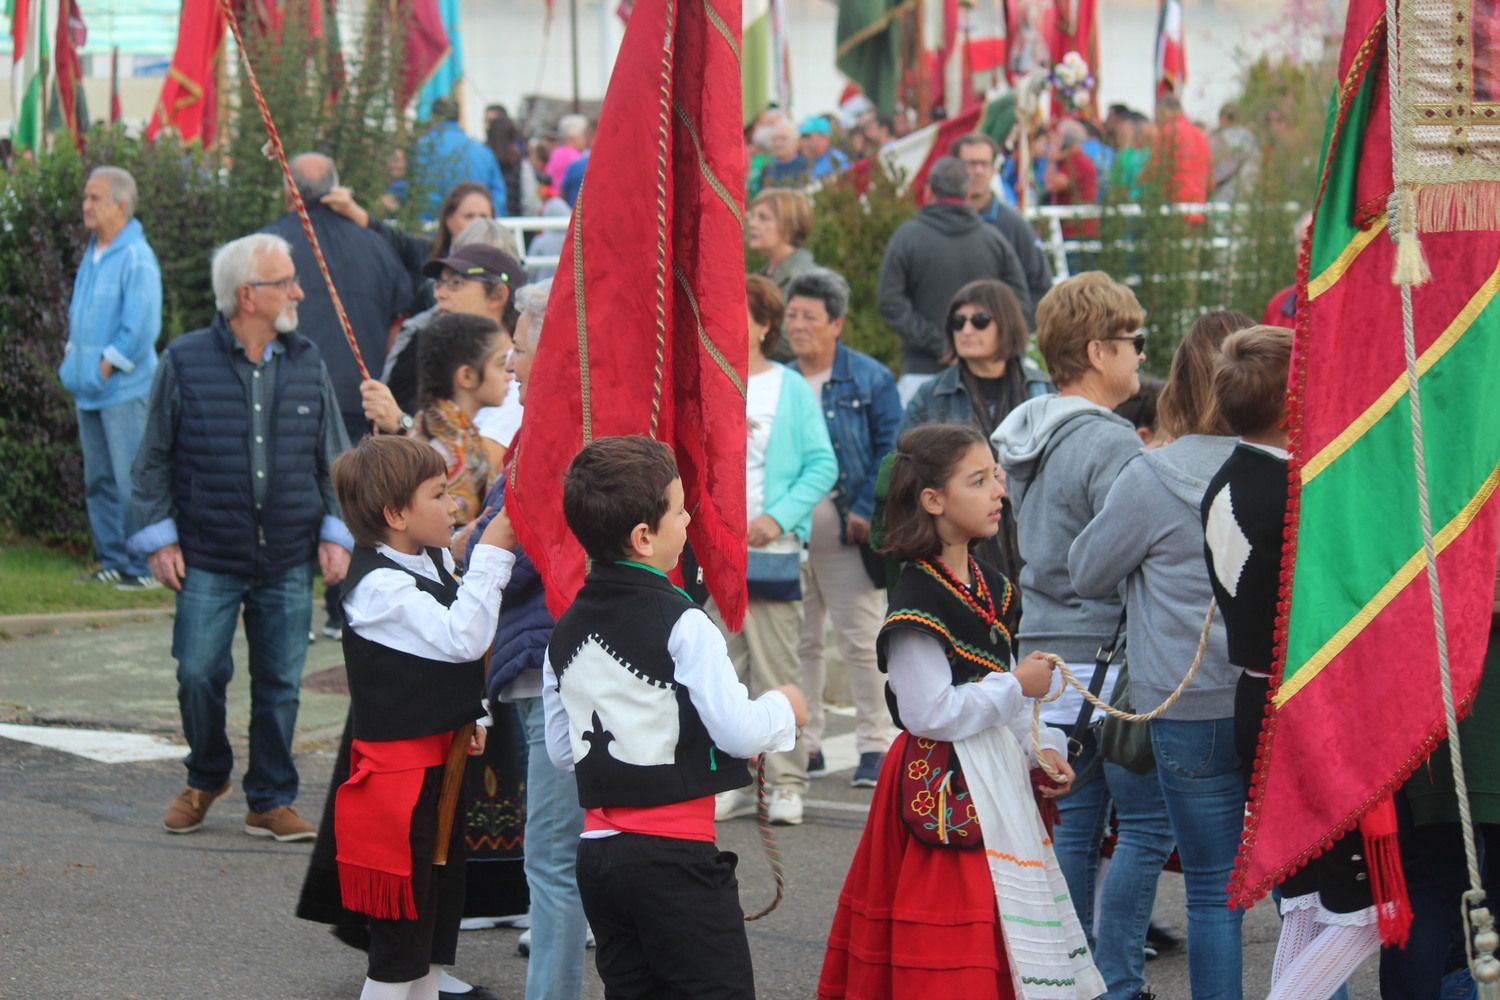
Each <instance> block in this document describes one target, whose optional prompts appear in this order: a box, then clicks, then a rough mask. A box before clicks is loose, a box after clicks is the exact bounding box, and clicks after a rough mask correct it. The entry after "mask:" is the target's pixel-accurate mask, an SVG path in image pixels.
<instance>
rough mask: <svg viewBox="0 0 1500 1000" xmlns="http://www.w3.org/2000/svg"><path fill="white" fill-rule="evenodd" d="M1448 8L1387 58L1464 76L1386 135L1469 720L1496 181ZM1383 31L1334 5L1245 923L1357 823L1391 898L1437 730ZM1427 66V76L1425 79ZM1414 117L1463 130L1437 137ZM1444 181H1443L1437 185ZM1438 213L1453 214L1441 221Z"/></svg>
mask: <svg viewBox="0 0 1500 1000" xmlns="http://www.w3.org/2000/svg"><path fill="white" fill-rule="evenodd" d="M1406 6H1407V4H1405V3H1403V4H1402V7H1403V8H1405V7H1406ZM1460 7H1464V8H1465V9H1466V5H1453V10H1452V12H1456V15H1457V17H1458V19H1459V20H1458V21H1457V22H1456V23H1454V24H1449V23H1446V21H1445V20H1444V18H1446V17H1447V14H1444V18H1439V19H1437V20H1438V23H1437V25H1436V28H1437V31H1438V36H1437V37H1436V38H1435V39H1431V38H1430V39H1425V40H1424V39H1423V38H1422V37H1421V31H1425V30H1428V29H1429V28H1430V27H1431V25H1425V24H1424V25H1423V26H1421V30H1419V31H1417V32H1416V33H1415V37H1410V38H1408V37H1403V39H1402V53H1403V64H1405V62H1406V60H1407V55H1406V54H1407V53H1408V52H1410V53H1413V56H1412V66H1411V67H1410V68H1406V69H1404V71H1405V72H1408V73H1414V74H1420V76H1419V77H1418V78H1417V82H1420V83H1421V84H1422V85H1423V86H1428V85H1430V84H1431V81H1432V80H1434V79H1438V80H1441V79H1442V74H1443V73H1445V72H1452V73H1454V74H1460V73H1461V74H1462V79H1455V80H1454V81H1453V85H1452V86H1450V87H1446V88H1439V89H1438V90H1437V91H1435V93H1438V94H1440V95H1444V96H1440V97H1433V98H1431V101H1433V102H1435V103H1436V106H1435V107H1434V106H1432V105H1431V104H1427V103H1423V104H1419V103H1417V102H1407V101H1405V100H1404V99H1403V103H1402V108H1403V110H1402V112H1401V114H1402V124H1401V125H1400V128H1402V129H1403V132H1402V134H1403V135H1404V136H1406V137H1407V139H1404V140H1403V142H1406V143H1409V144H1410V148H1412V149H1413V150H1414V151H1415V153H1416V154H1417V156H1416V157H1415V158H1414V159H1413V161H1412V164H1411V167H1413V168H1415V169H1419V170H1422V171H1425V172H1426V173H1425V175H1424V176H1423V177H1421V178H1417V177H1414V176H1413V175H1412V173H1411V171H1410V170H1407V171H1406V172H1405V173H1403V176H1404V177H1405V178H1406V180H1405V181H1404V184H1412V185H1413V188H1412V189H1410V190H1409V191H1408V194H1410V195H1415V196H1418V197H1419V198H1426V199H1430V201H1431V204H1432V206H1433V211H1432V212H1431V213H1430V215H1431V217H1430V218H1426V219H1425V220H1424V222H1423V227H1424V231H1423V233H1422V237H1421V246H1422V248H1423V249H1424V250H1425V251H1426V256H1427V260H1428V261H1430V263H1431V270H1432V274H1433V276H1434V279H1433V280H1432V281H1430V282H1428V283H1427V284H1425V285H1421V286H1420V287H1417V288H1416V289H1415V290H1414V292H1413V295H1412V307H1413V318H1414V321H1415V323H1414V327H1415V346H1416V355H1417V370H1418V372H1419V373H1420V385H1421V387H1422V422H1423V425H1424V427H1425V440H1426V449H1425V451H1426V466H1427V471H1428V482H1429V484H1430V490H1431V492H1430V509H1431V519H1432V526H1433V529H1434V532H1435V535H1436V538H1435V547H1436V552H1437V569H1438V576H1439V579H1440V582H1441V592H1442V599H1443V602H1444V610H1445V635H1446V639H1447V648H1448V651H1449V654H1450V660H1451V666H1452V677H1453V690H1454V695H1455V697H1456V699H1457V700H1458V701H1459V703H1460V711H1466V710H1467V705H1468V702H1469V700H1470V699H1471V698H1472V697H1473V694H1474V692H1475V690H1476V687H1477V685H1478V682H1479V677H1480V673H1481V670H1482V667H1483V657H1484V653H1485V648H1486V643H1487V639H1488V633H1489V625H1490V613H1491V599H1492V597H1493V595H1494V587H1495V544H1496V520H1497V517H1496V515H1497V508H1496V504H1497V499H1496V496H1495V489H1496V484H1497V481H1500V394H1496V393H1495V392H1494V391H1493V387H1492V385H1491V383H1492V381H1493V375H1494V372H1496V371H1500V303H1497V301H1496V293H1497V290H1500V264H1497V261H1500V231H1497V230H1496V229H1495V228H1493V227H1494V221H1493V218H1492V216H1487V215H1486V212H1485V211H1484V207H1485V205H1486V201H1485V198H1486V195H1487V194H1489V193H1490V190H1492V189H1487V188H1486V186H1485V184H1486V183H1489V184H1493V183H1494V180H1493V179H1492V178H1493V175H1494V173H1495V172H1496V171H1495V168H1494V167H1493V165H1491V166H1489V167H1488V168H1481V169H1489V170H1490V174H1491V179H1489V180H1487V181H1486V180H1485V178H1484V177H1483V176H1482V175H1476V174H1475V173H1472V172H1469V171H1472V170H1474V169H1475V168H1479V166H1480V165H1477V164H1472V163H1469V161H1471V160H1474V159H1475V157H1474V156H1473V155H1468V154H1470V153H1472V152H1473V150H1471V149H1470V148H1469V147H1468V142H1469V140H1468V138H1467V135H1466V134H1465V133H1466V132H1467V131H1468V129H1467V126H1468V125H1469V124H1470V119H1469V118H1468V117H1467V116H1468V115H1469V114H1470V113H1471V110H1472V113H1473V114H1476V115H1477V114H1482V110H1481V109H1480V108H1479V107H1477V106H1475V105H1473V104H1471V103H1470V102H1468V101H1467V100H1464V99H1463V97H1464V96H1466V94H1467V93H1472V92H1473V86H1474V84H1475V83H1476V82H1478V81H1477V78H1474V79H1471V78H1470V76H1469V73H1470V72H1471V71H1470V69H1469V68H1468V67H1465V66H1464V61H1458V63H1457V66H1453V65H1452V64H1451V62H1450V61H1449V58H1448V56H1447V55H1445V53H1446V52H1447V51H1448V50H1447V49H1445V48H1444V47H1443V45H1442V44H1432V43H1434V42H1447V43H1448V44H1449V45H1451V39H1452V38H1453V37H1455V36H1456V35H1455V33H1457V35H1463V34H1466V33H1467V32H1468V31H1469V29H1468V28H1467V26H1461V25H1462V18H1463V16H1464V14H1463V10H1460V9H1459V8H1460ZM1445 10H1446V9H1445ZM1384 15H1385V9H1384V3H1383V2H1382V0H1353V2H1351V4H1350V6H1349V14H1348V24H1347V28H1346V31H1345V35H1344V45H1343V52H1342V54H1341V55H1340V58H1339V77H1338V82H1337V85H1336V88H1335V91H1334V95H1333V101H1332V108H1331V109H1330V114H1329V118H1328V122H1329V132H1328V137H1327V139H1326V140H1325V143H1324V146H1325V152H1324V159H1323V165H1322V173H1321V180H1320V186H1319V192H1318V198H1317V202H1316V205H1315V209H1314V217H1313V229H1312V235H1311V237H1310V239H1309V242H1308V245H1307V247H1306V249H1305V250H1304V253H1303V260H1302V266H1301V276H1300V279H1299V281H1298V288H1297V299H1298V309H1297V333H1296V339H1295V342H1294V343H1295V346H1294V349H1293V358H1292V379H1291V386H1290V388H1289V391H1288V400H1289V402H1288V406H1289V420H1290V430H1291V439H1292V460H1291V462H1290V464H1289V486H1290V497H1291V502H1290V509H1289V512H1288V519H1287V523H1288V528H1287V540H1286V546H1285V550H1284V552H1283V556H1282V567H1283V568H1282V580H1283V583H1282V604H1281V620H1280V622H1279V623H1278V634H1277V646H1278V654H1277V658H1278V664H1279V665H1278V669H1277V672H1276V675H1277V676H1276V681H1275V687H1274V691H1273V695H1272V698H1271V703H1270V705H1269V706H1268V710H1267V715H1266V723H1265V729H1264V732H1263V735H1262V738H1261V748H1260V753H1259V758H1258V761H1257V764H1256V773H1255V779H1254V784H1253V787H1252V792H1251V802H1250V812H1249V815H1248V817H1247V820H1246V826H1245V835H1244V843H1243V845H1242V847H1241V851H1240V858H1239V862H1238V864H1237V867H1236V870H1235V872H1234V876H1233V880H1232V882H1231V885H1230V891H1231V898H1232V899H1233V900H1234V901H1235V902H1236V903H1238V904H1248V903H1250V902H1252V901H1253V900H1254V899H1256V898H1258V897H1259V896H1260V895H1262V894H1263V893H1265V892H1266V891H1267V890H1269V889H1270V888H1271V886H1272V885H1273V884H1275V883H1276V882H1278V881H1280V880H1281V879H1283V878H1285V877H1286V876H1287V875H1288V874H1291V873H1292V872H1295V871H1296V870H1297V869H1299V868H1301V867H1302V866H1304V865H1305V864H1306V863H1307V862H1308V861H1309V860H1310V859H1312V858H1314V857H1316V856H1317V855H1318V854H1319V853H1320V852H1321V851H1322V850H1324V849H1326V848H1327V847H1328V846H1329V845H1330V844H1331V843H1332V842H1333V840H1334V839H1336V838H1337V837H1339V836H1340V835H1342V834H1344V833H1345V832H1347V831H1350V830H1352V829H1354V828H1355V827H1356V825H1358V826H1359V827H1360V828H1361V829H1362V830H1363V832H1364V834H1365V840H1366V845H1367V848H1368V847H1369V846H1370V845H1371V844H1372V843H1373V844H1374V845H1375V847H1376V850H1375V851H1374V852H1373V854H1374V856H1373V857H1371V854H1372V852H1371V851H1369V850H1368V849H1367V851H1366V856H1367V857H1370V860H1371V874H1372V882H1378V881H1380V880H1381V878H1382V876H1385V875H1390V876H1392V877H1393V878H1395V879H1399V871H1398V870H1397V869H1394V868H1391V867H1387V866H1385V865H1382V864H1380V861H1381V855H1382V854H1384V853H1385V851H1386V850H1387V849H1388V848H1389V847H1390V843H1389V841H1390V838H1389V837H1388V836H1386V835H1387V834H1389V833H1393V832H1394V831H1393V829H1392V825H1391V824H1390V823H1389V820H1390V818H1391V817H1390V810H1389V795H1390V792H1391V791H1392V790H1393V789H1394V788H1396V787H1398V786H1399V785H1400V784H1401V783H1402V782H1403V781H1405V780H1406V778H1407V776H1408V775H1410V774H1411V773H1412V771H1413V770H1415V769H1416V768H1417V767H1419V766H1421V764H1422V762H1423V761H1424V760H1425V759H1426V757H1427V756H1428V754H1430V753H1431V752H1432V750H1433V747H1434V745H1435V743H1436V741H1437V740H1438V739H1440V737H1441V736H1442V734H1443V732H1444V724H1443V709H1442V701H1441V698H1440V695H1439V691H1440V684H1439V668H1438V652H1437V631H1436V629H1435V627H1434V622H1433V619H1434V615H1433V609H1432V606H1431V604H1430V600H1429V592H1428V579H1427V566H1426V560H1425V558H1424V555H1423V538H1422V532H1421V521H1420V517H1419V513H1420V510H1419V504H1418V490H1417V476H1416V472H1415V469H1414V451H1413V443H1412V422H1411V408H1410V401H1409V398H1408V395H1407V385H1406V374H1405V372H1406V364H1405V359H1404V350H1403V333H1402V303H1401V293H1400V290H1399V289H1398V288H1397V287H1396V286H1395V285H1393V284H1392V283H1391V276H1392V271H1393V265H1394V264H1395V262H1396V259H1397V256H1398V254H1397V249H1396V246H1395V244H1394V243H1393V242H1392V239H1391V236H1390V233H1389V232H1388V229H1387V219H1386V198H1387V195H1389V194H1390V193H1391V191H1392V188H1393V181H1392V161H1393V155H1392V127H1393V122H1392V119H1391V113H1390V106H1389V103H1388V102H1389V77H1388V74H1387V62H1386V30H1387V26H1386V23H1385V16H1384ZM1401 16H1402V17H1405V16H1406V12H1405V11H1404V10H1403V13H1402V15H1401ZM1429 48H1430V49H1431V50H1432V53H1434V54H1435V56H1434V58H1436V59H1437V61H1438V65H1436V66H1434V67H1424V66H1421V65H1420V61H1421V59H1422V58H1424V56H1425V54H1426V50H1427V49H1429ZM1450 94H1451V95H1457V96H1456V97H1455V98H1454V99H1452V100H1450V99H1449V98H1448V97H1447V96H1445V95H1450ZM1445 102H1447V103H1446V104H1445ZM1429 115H1436V116H1438V117H1439V118H1440V119H1447V120H1457V121H1458V122H1459V123H1460V125H1462V126H1463V127H1459V128H1457V129H1450V128H1448V127H1446V126H1445V127H1443V128H1440V129H1436V130H1433V129H1432V128H1431V127H1430V126H1429V125H1427V124H1426V116H1429ZM1451 116H1458V117H1457V118H1456V119H1454V118H1453V117H1451ZM1423 143H1433V145H1432V146H1431V147H1429V148H1423ZM1402 162H1403V163H1405V162H1406V161H1405V160H1403V161H1402ZM1445 167H1447V169H1449V170H1451V171H1452V172H1451V173H1450V174H1449V175H1448V176H1447V177H1446V178H1445V177H1444V173H1443V170H1444V168H1445ZM1419 180H1420V182H1421V183H1416V182H1418V181H1419ZM1475 180H1480V181H1483V182H1484V183H1480V184H1477V185H1475V184H1473V183H1472V182H1473V181H1475ZM1423 185H1425V187H1423ZM1424 204H1425V203H1424ZM1438 207H1447V208H1449V209H1451V210H1452V211H1451V213H1449V214H1448V215H1447V217H1441V216H1443V215H1444V213H1441V212H1439V211H1437V208H1438ZM1490 208H1491V210H1493V205H1492V204H1491V205H1490ZM1468 227H1473V228H1472V231H1467V232H1461V231H1457V230H1460V229H1463V228H1468ZM1481 227H1484V228H1481ZM1403 246H1404V247H1405V248H1407V249H1410V248H1411V246H1414V243H1412V244H1406V243H1404V242H1403ZM1382 814H1384V815H1383V817H1382ZM1372 818H1373V819H1375V820H1380V819H1382V818H1383V819H1384V821H1385V822H1379V821H1374V822H1372ZM1382 826H1383V827H1384V829H1381V827H1382ZM1382 842H1383V843H1382ZM1385 888H1386V889H1387V890H1388V891H1386V892H1384V893H1382V892H1381V891H1379V890H1380V889H1381V886H1379V885H1374V884H1372V889H1374V890H1376V892H1375V895H1376V899H1377V902H1379V901H1380V900H1381V899H1382V898H1383V899H1385V900H1390V901H1395V902H1399V900H1400V898H1401V891H1400V886H1399V885H1390V886H1386V887H1385ZM1400 918H1401V912H1400V910H1399V908H1397V907H1383V908H1382V931H1383V932H1384V933H1385V935H1386V937H1387V939H1388V940H1391V939H1395V940H1399V939H1400V937H1401V936H1402V934H1403V932H1404V929H1403V927H1402V926H1401V919H1400Z"/></svg>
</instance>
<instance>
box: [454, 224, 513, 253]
mask: <svg viewBox="0 0 1500 1000" xmlns="http://www.w3.org/2000/svg"><path fill="white" fill-rule="evenodd" d="M475 243H482V244H483V245H485V246H490V247H496V248H498V249H500V250H504V251H505V252H506V253H508V254H510V255H511V256H512V257H514V258H516V259H517V260H520V259H521V251H520V250H519V249H517V248H516V234H515V233H513V232H511V231H510V227H509V226H507V225H505V223H503V222H501V221H499V220H498V219H474V220H473V221H471V222H470V223H469V224H468V225H467V226H464V227H463V229H461V230H459V233H458V235H457V236H455V237H453V245H452V246H451V247H450V248H449V253H452V252H453V251H454V250H457V249H458V248H459V247H466V246H472V245H473V244H475Z"/></svg>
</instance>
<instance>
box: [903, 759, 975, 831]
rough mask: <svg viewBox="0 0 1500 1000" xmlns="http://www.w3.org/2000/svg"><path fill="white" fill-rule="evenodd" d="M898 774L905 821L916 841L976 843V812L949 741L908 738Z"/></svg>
mask: <svg viewBox="0 0 1500 1000" xmlns="http://www.w3.org/2000/svg"><path fill="white" fill-rule="evenodd" d="M905 763H906V768H905V771H904V773H903V775H902V779H903V781H902V784H903V794H904V797H906V802H907V806H906V810H905V813H906V815H905V820H906V824H907V826H908V827H910V828H911V830H912V832H913V833H914V834H916V835H917V838H918V839H919V840H923V841H925V842H927V843H930V844H934V845H936V846H967V845H968V844H970V843H977V841H978V838H977V837H970V833H977V832H978V831H979V815H978V813H977V812H976V811H975V809H974V803H973V801H972V800H971V799H970V797H969V789H968V786H967V785H966V784H965V783H964V780H963V774H962V772H961V771H959V769H958V760H957V758H955V757H954V756H953V744H951V743H948V742H945V741H939V740H933V739H925V738H917V739H913V740H911V741H910V742H909V743H908V744H907V749H906V754H905Z"/></svg>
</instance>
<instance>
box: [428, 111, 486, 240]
mask: <svg viewBox="0 0 1500 1000" xmlns="http://www.w3.org/2000/svg"><path fill="white" fill-rule="evenodd" d="M415 153H416V156H415V159H416V161H417V162H416V164H415V166H416V173H415V178H416V180H417V181H418V182H419V183H420V184H421V186H423V187H426V188H427V189H428V191H429V195H428V198H429V203H428V206H427V208H426V210H425V211H424V212H423V213H422V218H424V219H434V218H436V217H437V213H438V210H439V209H441V208H442V206H443V199H444V198H445V197H447V195H448V192H449V191H451V190H453V188H454V187H455V186H456V185H458V184H462V183H463V182H464V181H474V182H475V183H477V184H483V185H484V186H485V187H487V188H489V189H490V201H491V202H492V203H493V204H494V206H495V214H496V215H503V214H504V213H505V177H504V176H503V175H502V174H501V173H500V164H499V163H497V162H495V154H494V153H492V152H490V148H489V147H488V146H486V145H485V144H484V143H482V142H479V141H478V140H477V139H471V138H469V136H468V134H467V133H465V132H464V130H463V129H461V128H459V126H458V122H452V121H448V122H439V123H438V124H437V125H435V126H433V128H432V130H431V131H429V132H428V133H427V134H426V135H424V136H422V137H421V138H420V139H418V140H417V144H416V150H415Z"/></svg>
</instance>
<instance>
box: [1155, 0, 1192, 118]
mask: <svg viewBox="0 0 1500 1000" xmlns="http://www.w3.org/2000/svg"><path fill="white" fill-rule="evenodd" d="M1186 83H1187V45H1186V43H1185V42H1184V41H1183V38H1182V0H1161V8H1160V9H1159V10H1158V11H1157V14H1156V96H1157V97H1160V96H1162V95H1163V94H1180V93H1182V88H1183V85H1184V84H1186Z"/></svg>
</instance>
